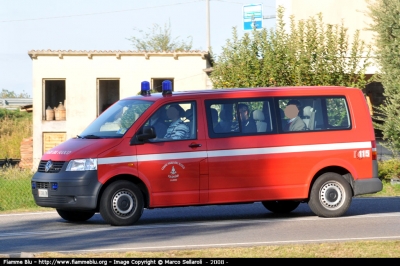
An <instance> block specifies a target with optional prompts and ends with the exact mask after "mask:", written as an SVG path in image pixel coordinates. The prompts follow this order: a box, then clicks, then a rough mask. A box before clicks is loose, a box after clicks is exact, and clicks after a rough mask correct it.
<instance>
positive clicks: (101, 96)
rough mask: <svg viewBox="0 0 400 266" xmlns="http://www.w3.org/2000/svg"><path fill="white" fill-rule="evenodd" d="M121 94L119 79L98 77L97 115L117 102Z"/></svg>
mask: <svg viewBox="0 0 400 266" xmlns="http://www.w3.org/2000/svg"><path fill="white" fill-rule="evenodd" d="M119 95H120V93H119V79H98V80H97V97H98V98H97V99H98V100H97V102H98V104H97V115H100V114H101V113H102V112H104V111H105V110H106V109H107V108H108V107H110V106H111V105H112V104H114V103H115V102H117V101H118V100H119V98H120V96H119Z"/></svg>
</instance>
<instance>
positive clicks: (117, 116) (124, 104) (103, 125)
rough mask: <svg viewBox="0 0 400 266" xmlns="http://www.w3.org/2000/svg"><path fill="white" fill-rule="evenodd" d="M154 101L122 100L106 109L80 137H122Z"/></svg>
mask: <svg viewBox="0 0 400 266" xmlns="http://www.w3.org/2000/svg"><path fill="white" fill-rule="evenodd" d="M152 104H153V102H149V101H143V100H121V101H118V102H116V103H115V104H113V105H112V106H110V107H109V108H108V109H107V110H105V111H104V112H103V113H102V114H101V115H100V116H99V117H98V118H97V119H96V120H94V121H93V122H92V123H91V124H90V125H89V126H88V127H87V128H86V129H85V130H84V131H83V132H82V133H81V134H80V135H79V136H78V138H88V139H99V138H121V137H122V136H123V135H124V134H125V132H126V131H128V129H129V128H130V127H131V126H132V125H133V123H135V121H136V120H137V119H138V118H139V117H140V116H141V115H142V114H143V113H144V111H146V110H147V108H149V107H150V106H151V105H152Z"/></svg>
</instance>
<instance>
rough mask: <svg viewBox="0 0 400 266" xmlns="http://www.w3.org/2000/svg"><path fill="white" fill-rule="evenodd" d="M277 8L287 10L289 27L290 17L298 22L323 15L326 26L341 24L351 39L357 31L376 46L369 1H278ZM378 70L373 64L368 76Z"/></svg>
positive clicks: (286, 15)
mask: <svg viewBox="0 0 400 266" xmlns="http://www.w3.org/2000/svg"><path fill="white" fill-rule="evenodd" d="M276 6H283V7H284V8H285V21H286V25H289V21H290V20H289V17H290V16H291V15H294V17H295V19H296V20H302V19H308V18H310V17H311V16H314V17H316V16H317V14H318V13H322V15H323V21H324V23H326V24H339V25H340V24H341V23H342V21H343V24H344V26H345V27H346V28H347V29H348V35H349V37H350V43H351V39H352V37H353V36H354V33H355V31H356V30H359V31H360V38H361V39H362V40H363V41H364V42H365V43H366V44H369V45H371V46H374V33H373V32H372V31H370V30H368V25H369V24H370V23H371V22H372V20H371V19H370V18H369V16H368V8H367V0H276ZM376 71H377V68H376V66H375V65H374V64H372V65H371V66H370V67H369V68H368V69H367V73H368V74H374V73H375V72H376Z"/></svg>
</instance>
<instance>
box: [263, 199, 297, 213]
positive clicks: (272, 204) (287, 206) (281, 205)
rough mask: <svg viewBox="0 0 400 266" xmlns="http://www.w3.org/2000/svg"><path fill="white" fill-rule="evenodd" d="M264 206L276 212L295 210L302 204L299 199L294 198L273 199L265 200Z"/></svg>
mask: <svg viewBox="0 0 400 266" xmlns="http://www.w3.org/2000/svg"><path fill="white" fill-rule="evenodd" d="M262 204H263V205H264V207H265V208H266V209H267V210H269V211H271V212H274V213H289V212H291V211H294V210H295V209H296V208H297V207H298V206H299V204H300V202H299V201H293V200H271V201H263V202H262Z"/></svg>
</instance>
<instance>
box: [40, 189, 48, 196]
mask: <svg viewBox="0 0 400 266" xmlns="http://www.w3.org/2000/svg"><path fill="white" fill-rule="evenodd" d="M38 194H39V197H40V198H48V197H49V192H48V191H47V189H38Z"/></svg>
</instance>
